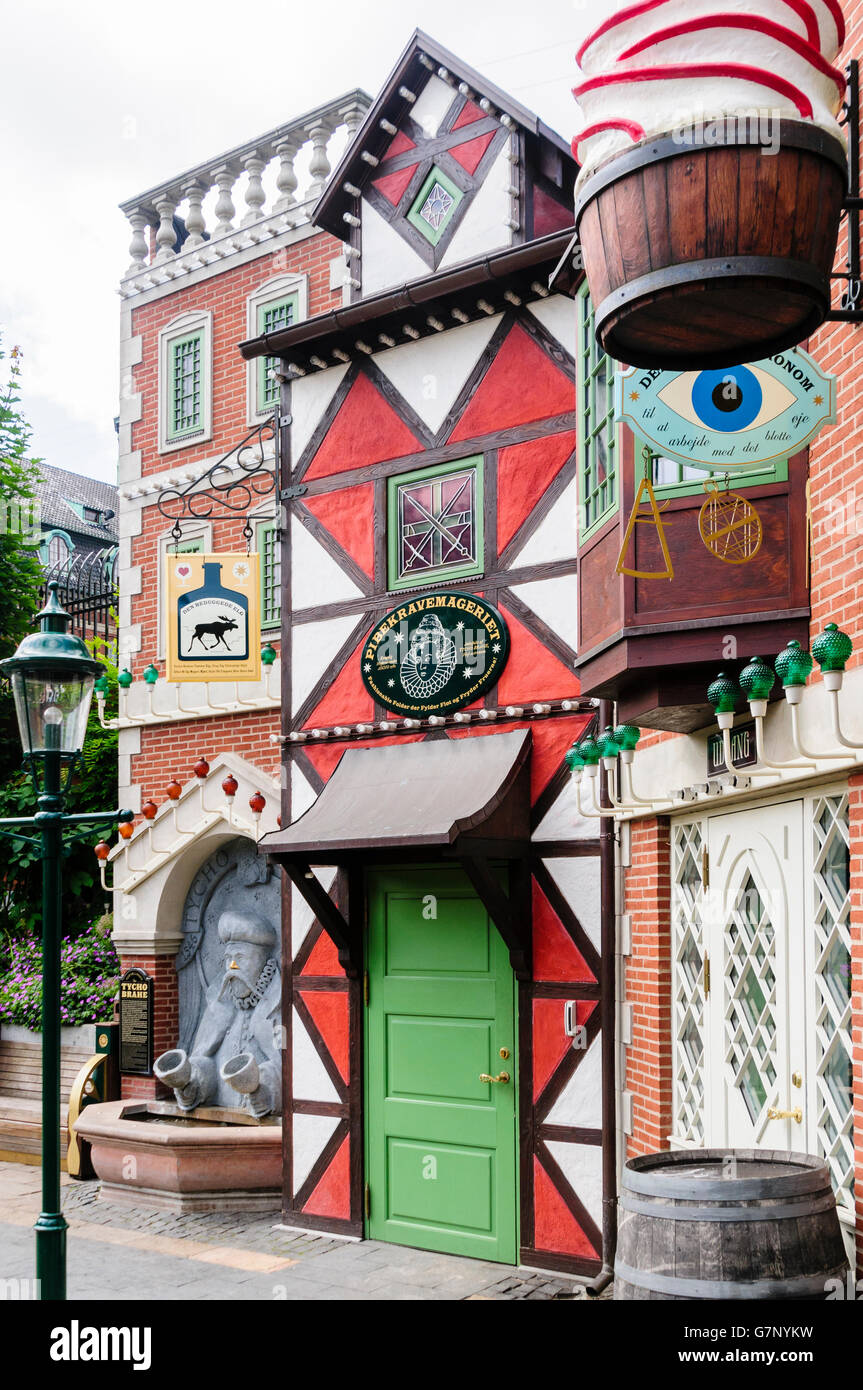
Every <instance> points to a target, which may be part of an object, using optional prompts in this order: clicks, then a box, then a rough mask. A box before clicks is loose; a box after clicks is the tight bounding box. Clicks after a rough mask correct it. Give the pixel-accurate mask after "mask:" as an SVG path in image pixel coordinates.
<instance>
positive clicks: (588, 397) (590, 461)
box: [576, 282, 618, 540]
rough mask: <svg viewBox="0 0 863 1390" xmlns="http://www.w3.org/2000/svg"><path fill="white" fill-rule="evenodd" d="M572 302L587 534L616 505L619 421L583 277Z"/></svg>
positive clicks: (583, 529)
mask: <svg viewBox="0 0 863 1390" xmlns="http://www.w3.org/2000/svg"><path fill="white" fill-rule="evenodd" d="M576 306H577V325H578V348H577V363H576V365H577V369H578V370H577V391H578V418H579V422H580V427H579V449H578V489H579V519H580V528H579V529H580V534H581V539H582V540H585V539H586V538H587V537H588V536H590V535H592V534H593V532H594V531H596V530H598V528H599V527H600V526H601V525H602V524H603V523H604V522H605V521H607V520H608V518H609V517H610V516H611V515H612V513H613V512H615V511H617V507H618V486H617V427H616V425H615V421H614V363H613V361H612V359H611V358H610V357H608V356H607V355H606V354H605V353H604V352H603V351H602V349H601V348H600V346H599V344H598V343H597V341H596V333H595V325H594V315H593V305H592V304H591V302H590V295H589V293H588V289H587V283H586V282H585V283H584V284H583V285H582V286H581V288H580V290H579V292H578V295H577V297H576Z"/></svg>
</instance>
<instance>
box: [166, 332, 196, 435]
mask: <svg viewBox="0 0 863 1390" xmlns="http://www.w3.org/2000/svg"><path fill="white" fill-rule="evenodd" d="M202 356H203V334H202V333H201V332H197V333H190V334H189V335H188V336H187V337H185V338H177V339H175V340H174V342H172V343H171V352H170V388H171V389H170V402H169V409H168V437H169V438H170V439H181V438H182V437H183V436H184V435H187V434H198V433H200V432H201V431H202V430H203V428H204V410H203V376H202V370H201V369H202V360H201V359H202Z"/></svg>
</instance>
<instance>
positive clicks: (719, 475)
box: [635, 437, 788, 497]
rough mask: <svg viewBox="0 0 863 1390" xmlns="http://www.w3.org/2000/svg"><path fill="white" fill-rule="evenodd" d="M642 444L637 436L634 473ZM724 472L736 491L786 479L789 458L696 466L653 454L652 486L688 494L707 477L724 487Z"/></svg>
mask: <svg viewBox="0 0 863 1390" xmlns="http://www.w3.org/2000/svg"><path fill="white" fill-rule="evenodd" d="M644 447H645V445H644V443H643V441H642V440H640V439H638V438H637V437H636V439H635V462H636V477H641V474H640V473H639V472H638V461H639V459H640V458H641V457H642V451H643V449H644ZM726 474H727V475H728V486H729V488H730V489H731V490H732V491H734V492H739V491H740V489H741V488H746V487H758V486H759V484H762V483H786V482H787V481H788V460H787V458H786V459H777V460H776V461H775V463H769V464H766V465H765V467H764V468H751V469H750V468H696V467H695V465H694V464H689V463H680V462H679V461H678V460H677V459H670V458H665V457H664V456H663V455H658V456H657V455H655V456H654V460H653V490H654V492H655V493H656V496H657V497H691V496H692V495H693V494H696V493H699V492H703V491H704V484H705V482H707V480H708V479H710V480H711V481H713V482H715V483H718V484H719V486H720V488H722V489H724V487H725V477H726Z"/></svg>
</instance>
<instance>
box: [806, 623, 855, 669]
mask: <svg viewBox="0 0 863 1390" xmlns="http://www.w3.org/2000/svg"><path fill="white" fill-rule="evenodd" d="M853 650H854V644H853V642H852V641H851V638H850V637H849V636H848V634H847V632H840V630H839V628H838V627H837V625H836V623H828V624H827V626H826V627H825V629H824V631H823V632H822V633H820V634H819V636H818V637H816V638H815V641H814V642H813V643H812V655H813V656H814V658H815V660H816V661H817V662H818V665H819V666H820V667H821V670H822V671H844V670H845V663H846V662H847V660H848V658H849V656H850V655H851V653H852V651H853Z"/></svg>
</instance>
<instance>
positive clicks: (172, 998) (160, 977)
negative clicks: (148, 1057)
mask: <svg viewBox="0 0 863 1390" xmlns="http://www.w3.org/2000/svg"><path fill="white" fill-rule="evenodd" d="M133 966H135V967H137V969H138V970H144V971H146V973H147V974H148V975H151V976H152V978H153V981H154V984H153V1058H154V1060H155V1058H156V1057H158V1056H159V1055H160V1054H161V1053H162V1052H167V1051H168V1049H169V1048H172V1047H176V1046H177V1038H178V1037H179V1033H180V1015H179V1008H178V998H179V996H178V991H177V972H176V970H175V969H174V957H173V956H139V955H128V956H125V955H124V956H122V957H121V958H120V969H121V971H123V970H131V969H132V967H133ZM170 1094H171V1093H170V1092H169V1091H168V1089H167V1087H165V1086H163V1085H162V1083H161V1082H160V1081H157V1080H156V1078H155V1077H153V1076H124V1077H122V1087H121V1095H122V1098H123V1100H152V1099H154V1098H156V1097H163V1096H168V1095H170Z"/></svg>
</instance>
